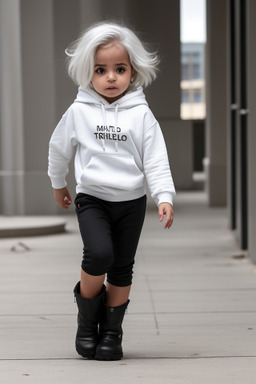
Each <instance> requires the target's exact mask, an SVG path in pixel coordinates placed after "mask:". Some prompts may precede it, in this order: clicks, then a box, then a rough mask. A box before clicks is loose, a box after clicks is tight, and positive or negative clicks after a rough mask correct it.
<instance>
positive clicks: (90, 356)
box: [76, 348, 95, 360]
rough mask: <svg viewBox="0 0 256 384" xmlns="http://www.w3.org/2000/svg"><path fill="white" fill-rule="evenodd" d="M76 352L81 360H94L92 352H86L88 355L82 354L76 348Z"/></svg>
mask: <svg viewBox="0 0 256 384" xmlns="http://www.w3.org/2000/svg"><path fill="white" fill-rule="evenodd" d="M76 351H77V353H78V354H79V355H80V356H82V357H83V358H85V359H88V360H94V358H95V353H93V352H88V353H84V352H83V351H80V350H79V349H77V348H76Z"/></svg>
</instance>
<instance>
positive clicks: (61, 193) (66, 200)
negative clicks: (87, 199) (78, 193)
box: [54, 187, 72, 209]
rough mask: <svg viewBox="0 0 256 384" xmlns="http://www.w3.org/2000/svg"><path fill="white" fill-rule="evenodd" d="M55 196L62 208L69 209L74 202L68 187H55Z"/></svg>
mask: <svg viewBox="0 0 256 384" xmlns="http://www.w3.org/2000/svg"><path fill="white" fill-rule="evenodd" d="M54 198H55V200H56V201H57V203H58V205H59V206H60V208H63V209H68V208H69V206H70V205H71V204H72V198H71V196H70V193H69V191H68V189H67V187H65V188H62V189H54Z"/></svg>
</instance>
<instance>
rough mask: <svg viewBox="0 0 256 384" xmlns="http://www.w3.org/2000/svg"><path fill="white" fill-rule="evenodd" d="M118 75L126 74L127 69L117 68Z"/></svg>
mask: <svg viewBox="0 0 256 384" xmlns="http://www.w3.org/2000/svg"><path fill="white" fill-rule="evenodd" d="M116 71H117V73H124V72H125V68H123V67H119V68H117V70H116Z"/></svg>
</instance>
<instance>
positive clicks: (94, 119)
mask: <svg viewBox="0 0 256 384" xmlns="http://www.w3.org/2000/svg"><path fill="white" fill-rule="evenodd" d="M75 147H76V156H75V177H76V182H77V187H76V192H77V193H79V192H82V193H86V194H89V195H92V196H95V197H98V198H100V199H103V200H107V201H116V202H117V201H127V200H133V199H137V198H139V197H142V196H143V195H144V194H145V178H146V180H147V183H148V187H149V190H150V193H151V196H152V198H153V199H154V201H155V203H156V205H159V204H160V203H162V202H168V203H171V204H173V196H174V195H175V188H174V184H173V180H172V176H171V171H170V167H169V162H168V156H167V151H166V146H165V142H164V139H163V135H162V132H161V129H160V127H159V124H158V122H157V121H156V119H155V117H154V116H153V114H152V112H151V111H150V109H149V107H148V104H147V102H146V99H145V95H144V93H143V90H142V88H138V90H136V91H134V92H131V93H127V94H126V95H125V96H123V97H121V98H120V99H118V100H117V101H115V102H114V103H111V104H109V103H108V102H107V101H106V100H105V99H104V98H103V97H101V96H100V95H99V94H98V93H96V92H95V91H94V90H86V91H85V90H83V89H82V88H81V87H80V88H79V92H78V95H77V98H76V100H75V102H74V103H73V104H72V105H71V106H70V107H69V109H68V110H67V111H66V113H65V114H64V115H63V117H62V119H61V120H60V122H59V124H58V125H57V127H56V129H55V130H54V132H53V134H52V137H51V140H50V146H49V168H48V175H49V176H50V178H51V182H52V187H53V188H55V189H61V188H64V187H65V186H66V185H67V184H66V180H65V179H66V175H67V174H68V164H69V162H70V160H71V158H72V155H73V150H74V148H75Z"/></svg>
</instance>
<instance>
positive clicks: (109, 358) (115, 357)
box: [95, 353, 123, 361]
mask: <svg viewBox="0 0 256 384" xmlns="http://www.w3.org/2000/svg"><path fill="white" fill-rule="evenodd" d="M122 357H123V354H120V353H118V354H114V355H109V354H107V353H98V354H96V355H95V360H100V361H115V360H121V359H122Z"/></svg>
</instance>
